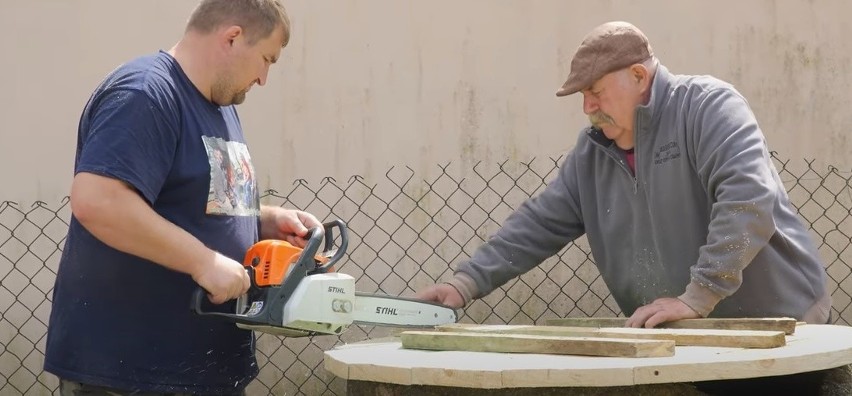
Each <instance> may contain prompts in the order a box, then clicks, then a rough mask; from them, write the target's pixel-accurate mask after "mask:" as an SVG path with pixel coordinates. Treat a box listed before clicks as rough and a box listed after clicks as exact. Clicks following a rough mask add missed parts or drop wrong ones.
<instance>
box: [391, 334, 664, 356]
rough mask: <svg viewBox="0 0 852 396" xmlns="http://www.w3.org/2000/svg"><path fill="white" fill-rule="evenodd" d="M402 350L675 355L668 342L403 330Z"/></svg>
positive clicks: (587, 354) (591, 354) (401, 337)
mask: <svg viewBox="0 0 852 396" xmlns="http://www.w3.org/2000/svg"><path fill="white" fill-rule="evenodd" d="M400 340H401V341H402V347H403V348H406V349H428V350H437V351H468V352H509V353H543V354H557V355H585V356H610V357H665V356H674V347H675V343H674V341H671V340H631V339H615V338H612V339H610V338H586V337H562V336H542V335H525V334H483V333H470V332H467V333H463V332H441V331H405V332H403V333H401V334H400Z"/></svg>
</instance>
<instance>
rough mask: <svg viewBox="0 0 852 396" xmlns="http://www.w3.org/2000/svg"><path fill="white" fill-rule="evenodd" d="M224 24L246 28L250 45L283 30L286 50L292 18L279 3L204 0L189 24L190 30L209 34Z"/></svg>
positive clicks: (249, 0) (251, 0)
mask: <svg viewBox="0 0 852 396" xmlns="http://www.w3.org/2000/svg"><path fill="white" fill-rule="evenodd" d="M225 25H228V26H230V25H236V26H239V27H241V28H243V31H244V32H245V34H246V37H247V38H248V41H249V43H250V44H254V43H256V42H257V41H259V40H261V39H264V38H266V37H269V35H270V34H271V33H272V30H273V29H275V28H276V27H278V26H283V27H284V42H283V43H281V46H282V47H286V46H287V43H288V42H289V41H290V18H289V17H288V16H287V11H286V10H285V9H284V6H283V5H281V3H279V2H278V0H201V2H200V3H198V6H197V7H195V11H193V12H192V15H190V17H189V22H187V24H186V30H187V31H196V32H199V33H210V32H212V31H214V30H216V29H217V28H220V27H222V26H225Z"/></svg>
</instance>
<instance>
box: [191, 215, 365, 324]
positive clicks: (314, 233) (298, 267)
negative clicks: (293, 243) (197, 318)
mask: <svg viewBox="0 0 852 396" xmlns="http://www.w3.org/2000/svg"><path fill="white" fill-rule="evenodd" d="M335 227H337V228H340V246H339V247H338V248H337V252H335V253H334V255H333V256H332V257H330V258H329V260H328V262H326V263H325V264H323V265H322V266H317V265H316V259H315V258H314V257H316V255H317V252H318V251H319V248H320V246H321V245H322V241H323V239H325V246H324V249H323V253H328V252H330V251H332V250H333V249H334V231H333V230H334V228H335ZM306 236H307V240H308V242H307V243H306V244H305V247H304V249H303V250H302V253H301V254H300V255H299V258H298V259H297V260H296V263H294V264H293V270H292V271H291V273H290V274H289V275H288V276H287V277H286V278H285V279H284V283H283V284H282V285H281V286H267V287H262V288H261V287H260V286H258V285H257V281H256V279H255V274H254V268H253V267H246V271H248V275H249V280H250V281H251V286H250V287H249V292H252V291H261V290H262V291H264V292H265V294H266V298H265V299H264V301H263V305H262V307H261V308H260V309H259V310H258V311H257V312H256V313H253V314H250V315H249V314H245V315H241V314H235V313H234V314H232V313H224V312H215V311H205V310H204V309H203V308H202V305H203V304H204V298H205V297H206V295H207V294H208V293H207V291H206V290H204V288H202V287H200V286H199V287H197V288H196V289H195V290H194V291H193V294H192V305H191V308H192V310H193V311H195V313H197V314H199V315H211V316H221V317H225V318H228V319H230V320H232V321H234V322H236V323H243V324H248V325H276V324H277V325H279V326H280V325H281V324H282V321H283V317H282V315H283V314H284V312H283V306H284V302H285V301H286V300H287V298H289V297H290V296H291V295H292V293H293V292H294V291H295V290H296V287H297V286H298V285H299V283H300V282H301V281H302V279H304V278H305V277H306V276H308V275H309V274H311V273H317V272H325V271H326V270H327V269H328V268H330V267H331V266H332V265H334V264H335V263H337V262H338V261H340V259H341V258H343V256H344V255H346V249H347V247H348V246H349V233H348V231H347V229H346V223H344V222H343V221H342V220H340V219H337V220H332V221H329V222H326V223H323V225H322V227H312V228H310V229H309V230H308V234H307V235H306ZM276 302H280V303H278V304H276ZM271 306H276V307H278V308H281V309H271V308H270V307H271Z"/></svg>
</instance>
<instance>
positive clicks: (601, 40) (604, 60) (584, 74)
mask: <svg viewBox="0 0 852 396" xmlns="http://www.w3.org/2000/svg"><path fill="white" fill-rule="evenodd" d="M653 55H654V51H653V50H652V49H651V44H650V43H648V38H647V37H645V34H644V33H642V31H641V30H639V28H637V27H636V26H633V25H631V24H629V23H627V22H607V23H605V24H603V25H600V26H598V27H596V28H594V29H593V30H592V31H591V32H589V34H588V35H586V38H584V39H583V42H582V43H581V44H580V48H577V52H576V53H575V54H574V59H573V60H571V73H570V74H569V75H568V80H567V81H565V84H564V85H562V89H560V90H559V91H557V92H556V96H565V95H571V94H572V93H575V92H578V91H581V90H583V89H586V88H588V87H590V86H591V85H592V84H593V83H594V82H595V81H597V80H598V79H600V78H601V77H603V76H604V75H606V74H608V73H612V72H614V71H616V70H619V69H623V68H625V67H628V66H630V65H633V64H636V63H642V62H644V61H645V60H647V59H649V58H650V57H652V56H653Z"/></svg>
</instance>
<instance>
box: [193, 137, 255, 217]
mask: <svg viewBox="0 0 852 396" xmlns="http://www.w3.org/2000/svg"><path fill="white" fill-rule="evenodd" d="M201 139H202V140H203V141H204V147H205V149H206V150H207V159H208V161H209V162H210V193H209V194H208V195H207V214H219V215H228V216H259V215H260V205H259V204H258V197H257V182H256V180H255V178H254V168H253V167H252V165H251V157H250V156H249V152H248V147H246V145H245V144H243V143H239V142H229V141H226V140H224V139H221V138H215V137H209V136H202V137H201Z"/></svg>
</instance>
